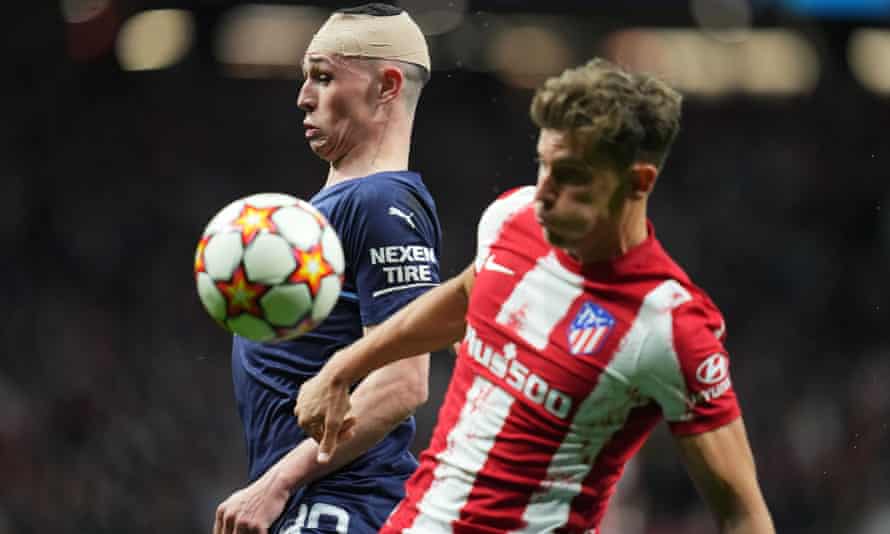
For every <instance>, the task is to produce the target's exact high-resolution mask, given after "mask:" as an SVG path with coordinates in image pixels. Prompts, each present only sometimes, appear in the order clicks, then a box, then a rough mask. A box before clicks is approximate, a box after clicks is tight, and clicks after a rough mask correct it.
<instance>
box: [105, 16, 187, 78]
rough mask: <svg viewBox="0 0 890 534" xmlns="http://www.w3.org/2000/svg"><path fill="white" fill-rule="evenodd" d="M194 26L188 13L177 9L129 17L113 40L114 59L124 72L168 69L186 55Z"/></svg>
mask: <svg viewBox="0 0 890 534" xmlns="http://www.w3.org/2000/svg"><path fill="white" fill-rule="evenodd" d="M194 32H195V24H194V21H193V20H192V14H191V13H190V12H188V11H183V10H180V9H157V10H153V11H143V12H142V13H139V14H137V15H133V16H132V17H130V18H129V19H127V21H126V22H125V23H124V25H123V27H122V28H121V31H120V34H119V35H118V38H117V60H118V63H120V65H121V68H123V69H124V70H157V69H163V68H167V67H170V66H172V65H174V64H176V63H177V62H179V61H180V60H182V58H183V57H185V55H186V54H187V53H188V51H189V49H190V48H191V46H192V40H193V37H194Z"/></svg>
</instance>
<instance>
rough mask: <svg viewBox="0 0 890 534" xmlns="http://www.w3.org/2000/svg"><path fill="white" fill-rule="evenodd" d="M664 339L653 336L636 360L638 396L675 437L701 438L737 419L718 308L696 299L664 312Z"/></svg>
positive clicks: (702, 298)
mask: <svg viewBox="0 0 890 534" xmlns="http://www.w3.org/2000/svg"><path fill="white" fill-rule="evenodd" d="M667 313H669V314H670V318H668V319H666V321H665V323H666V324H668V323H669V325H670V331H669V332H668V335H667V336H666V339H664V340H661V339H659V338H660V337H661V336H659V335H657V333H653V335H650V336H648V337H647V341H646V343H644V345H643V349H642V351H641V356H640V367H641V369H640V376H641V377H642V378H641V381H640V383H641V385H642V387H641V389H642V393H643V394H644V395H646V396H648V397H650V398H653V399H654V400H655V401H656V402H657V403H658V404H659V405H660V406H661V409H662V412H663V413H664V417H665V419H666V420H667V422H668V425H669V427H670V429H671V432H672V433H673V434H675V435H691V434H700V433H703V432H707V431H709V430H714V429H716V428H719V427H721V426H723V425H726V424H728V423H730V422H732V421H733V420H735V419H736V418H738V417H739V416H740V415H741V411H740V409H739V405H738V400H737V398H736V394H735V391H734V390H733V387H732V379H731V377H730V373H729V363H730V358H729V354H728V353H727V351H726V348H725V347H724V345H723V341H724V339H725V327H724V323H723V318H722V316H721V315H720V312H719V311H718V310H717V308H716V307H715V306H714V305H713V304H712V303H711V302H710V301H709V300H708V299H707V297H702V296H701V295H695V296H693V295H689V300H688V301H687V302H684V303H683V304H681V305H679V306H678V307H676V308H675V309H673V310H671V311H670V312H667Z"/></svg>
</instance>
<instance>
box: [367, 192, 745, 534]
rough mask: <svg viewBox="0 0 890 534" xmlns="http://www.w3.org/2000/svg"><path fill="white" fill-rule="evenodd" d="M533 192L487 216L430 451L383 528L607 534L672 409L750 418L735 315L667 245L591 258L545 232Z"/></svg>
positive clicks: (696, 415) (703, 419)
mask: <svg viewBox="0 0 890 534" xmlns="http://www.w3.org/2000/svg"><path fill="white" fill-rule="evenodd" d="M533 196H534V188H533V187H525V188H520V189H516V190H514V191H511V192H509V193H507V194H505V195H503V196H502V197H501V198H499V199H498V200H497V201H495V202H494V203H493V204H492V205H491V206H490V207H489V208H488V209H487V210H486V212H485V214H484V215H483V216H482V220H481V221H480V223H479V235H478V240H479V241H478V250H477V256H476V261H475V267H476V281H475V285H474V287H473V291H472V295H471V296H470V303H469V309H468V312H467V332H466V336H465V338H464V340H463V342H462V344H461V346H460V350H459V354H458V357H457V362H456V365H455V369H454V375H453V376H452V380H451V384H450V386H449V389H448V393H447V396H446V398H445V402H444V404H443V406H442V408H441V410H440V412H439V420H438V424H437V426H436V430H435V432H434V435H433V439H432V441H431V443H430V447H429V448H428V449H427V450H426V451H425V452H424V453H423V454H422V455H421V465H420V467H419V468H418V470H417V471H416V472H415V474H414V475H413V476H412V477H411V479H410V480H409V481H408V483H407V496H406V497H405V499H404V500H403V501H402V503H401V504H400V506H399V507H398V508H397V509H396V510H395V511H394V512H393V514H392V515H391V516H390V518H389V520H388V522H387V524H386V525H385V526H384V528H383V530H381V532H385V533H393V532H405V533H416V534H438V533H457V534H461V533H468V534H469V533H473V534H477V533H506V532H509V533H536V534H537V533H542V532H571V533H582V532H595V531H596V528H597V525H598V524H599V522H600V520H601V519H602V517H603V515H604V512H605V508H606V504H607V502H608V500H609V497H610V496H611V495H612V493H613V492H614V489H615V485H616V483H617V481H618V479H619V477H620V476H621V473H622V470H623V469H624V465H625V463H626V462H627V461H628V460H629V459H630V458H631V456H633V455H634V454H635V453H636V451H637V450H638V449H639V448H640V446H641V445H642V444H643V442H644V441H645V440H646V438H647V436H648V435H649V433H650V432H651V431H652V429H653V427H654V426H655V425H656V423H658V421H659V420H660V419H662V418H664V419H666V420H667V421H668V424H669V425H670V429H671V431H672V432H674V433H675V434H681V435H682V434H695V433H700V432H704V431H707V430H711V429H714V428H717V427H719V426H722V425H725V424H727V423H729V422H731V421H732V420H734V419H736V418H737V417H738V416H739V407H738V404H737V402H736V397H735V393H734V392H733V390H732V386H731V382H730V378H729V360H728V358H727V355H726V351H725V349H724V347H723V343H722V339H723V336H724V330H725V329H724V326H723V319H722V317H721V314H720V312H719V311H718V310H717V308H716V306H715V305H714V304H713V303H712V302H711V300H710V299H709V298H708V296H707V295H706V294H705V293H704V292H703V291H702V290H701V289H699V288H698V287H696V286H694V285H693V284H692V283H691V282H690V280H689V278H688V276H687V275H686V274H685V273H684V272H683V270H682V269H681V268H680V267H679V266H677V264H676V263H674V262H673V260H671V258H670V257H669V256H668V255H667V253H666V252H665V251H664V249H663V248H662V247H661V245H660V244H659V242H658V241H657V240H656V238H655V235H654V233H653V229H652V226H651V224H650V225H649V237H648V239H647V240H646V241H645V242H643V243H642V244H640V245H639V246H637V247H634V248H633V249H631V250H630V251H629V252H628V253H627V254H624V255H623V256H621V257H619V258H617V259H615V260H611V261H607V262H601V263H597V264H593V265H584V266H582V265H581V264H580V263H579V262H577V261H576V260H575V259H573V258H572V257H571V256H569V255H567V254H565V253H564V252H563V251H561V250H559V249H557V248H554V247H552V246H551V245H549V244H548V243H547V241H546V240H545V239H544V236H543V232H542V229H541V227H540V225H539V224H538V222H537V220H536V218H535V215H534V209H533V201H532V199H533Z"/></svg>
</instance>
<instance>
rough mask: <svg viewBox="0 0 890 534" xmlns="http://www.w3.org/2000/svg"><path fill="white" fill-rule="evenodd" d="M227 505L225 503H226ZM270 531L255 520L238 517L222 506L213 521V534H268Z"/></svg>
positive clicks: (235, 513) (234, 512) (232, 511)
mask: <svg viewBox="0 0 890 534" xmlns="http://www.w3.org/2000/svg"><path fill="white" fill-rule="evenodd" d="M224 504H225V503H224ZM268 532H269V529H268V528H266V527H264V526H263V525H262V524H260V523H259V522H257V521H255V520H251V519H249V518H247V517H240V518H239V517H238V513H237V512H236V511H234V510H229V509H227V508H226V507H225V506H223V505H220V506H219V508H217V509H216V518H215V519H214V521H213V534H268Z"/></svg>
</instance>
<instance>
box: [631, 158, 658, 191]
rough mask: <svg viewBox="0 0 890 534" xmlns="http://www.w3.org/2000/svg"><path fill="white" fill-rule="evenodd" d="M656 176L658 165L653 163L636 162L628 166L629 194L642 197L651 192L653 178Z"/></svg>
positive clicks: (653, 182)
mask: <svg viewBox="0 0 890 534" xmlns="http://www.w3.org/2000/svg"><path fill="white" fill-rule="evenodd" d="M656 178H658V167H656V166H655V165H654V164H653V163H646V162H637V163H634V164H633V165H631V167H630V196H631V197H633V198H643V197H645V196H646V195H648V194H649V193H651V192H652V189H653V188H654V187H655V179H656Z"/></svg>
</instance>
